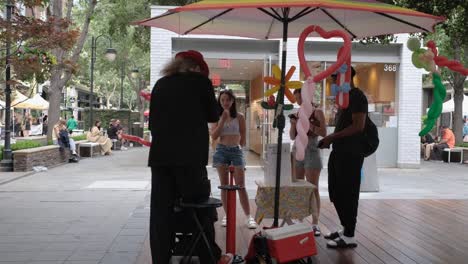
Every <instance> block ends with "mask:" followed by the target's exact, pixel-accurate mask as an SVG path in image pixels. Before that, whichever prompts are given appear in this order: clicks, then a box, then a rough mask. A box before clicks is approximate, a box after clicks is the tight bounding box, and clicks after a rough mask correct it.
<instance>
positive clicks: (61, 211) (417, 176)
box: [0, 148, 468, 264]
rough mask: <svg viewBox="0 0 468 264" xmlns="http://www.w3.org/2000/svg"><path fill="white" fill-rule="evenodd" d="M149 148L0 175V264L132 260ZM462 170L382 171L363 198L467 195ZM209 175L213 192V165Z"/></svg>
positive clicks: (141, 225)
mask: <svg viewBox="0 0 468 264" xmlns="http://www.w3.org/2000/svg"><path fill="white" fill-rule="evenodd" d="M147 151H148V150H147V148H135V149H131V150H129V151H119V152H115V153H114V155H112V156H104V157H96V158H93V159H83V160H81V162H80V163H78V164H67V165H63V166H60V167H56V168H53V169H50V170H48V171H46V172H40V173H35V174H32V175H29V176H28V175H26V176H25V175H24V174H20V173H17V174H14V176H11V175H13V174H8V175H5V176H4V174H2V175H1V176H0V212H1V214H0V264H6V263H9V264H10V263H11V264H13V263H15V264H40V263H42V264H46V263H47V264H56V263H61V264H98V263H99V264H107V263H112V264H119V263H122V264H129V263H134V261H135V260H136V258H137V255H138V253H139V252H140V251H141V248H142V245H143V242H144V241H145V239H146V235H147V230H148V217H149V208H148V205H149V194H150V189H149V187H150V171H149V169H148V168H147V167H146V166H145V165H146V159H147ZM467 168H468V166H467V165H460V164H444V163H440V162H427V163H424V164H423V165H422V169H418V170H400V169H382V170H380V171H379V175H380V183H381V191H380V192H379V193H363V194H362V197H363V198H369V199H383V198H385V199H425V198H431V199H441V198H447V199H448V198H450V199H467V198H468V194H467V192H466V190H467V186H468V174H467V173H466V171H467ZM208 172H209V177H210V179H211V180H212V186H213V188H212V189H213V195H214V196H219V190H218V189H217V188H216V186H218V185H219V181H218V177H217V174H216V170H214V169H213V168H211V167H210V168H209V169H208ZM22 176H25V177H22ZM6 178H8V180H5V179H6ZM15 178H17V179H16V180H15ZM246 178H247V190H248V192H249V195H250V198H251V199H253V198H254V195H255V192H256V185H255V181H259V180H262V179H263V170H262V169H261V167H259V166H253V167H248V169H247V171H246ZM326 178H327V177H326V171H324V172H323V175H322V177H321V181H320V191H321V193H322V195H324V196H326V197H327V196H328V194H327V181H326Z"/></svg>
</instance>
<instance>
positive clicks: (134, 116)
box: [82, 109, 139, 131]
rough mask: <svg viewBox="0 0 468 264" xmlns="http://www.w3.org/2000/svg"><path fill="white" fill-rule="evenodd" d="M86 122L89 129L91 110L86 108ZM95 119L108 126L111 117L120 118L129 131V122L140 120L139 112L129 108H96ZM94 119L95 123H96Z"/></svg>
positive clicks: (84, 115)
mask: <svg viewBox="0 0 468 264" xmlns="http://www.w3.org/2000/svg"><path fill="white" fill-rule="evenodd" d="M82 114H83V120H84V121H85V122H84V130H85V131H88V130H89V111H88V109H85V111H83V112H82ZM93 118H94V121H96V120H99V121H101V126H102V127H104V128H107V127H108V126H109V122H110V120H111V119H119V120H120V123H121V125H122V127H123V128H124V130H125V131H129V127H130V126H129V124H132V123H134V122H138V121H139V113H138V112H131V111H129V110H113V109H94V110H93ZM94 121H93V125H94Z"/></svg>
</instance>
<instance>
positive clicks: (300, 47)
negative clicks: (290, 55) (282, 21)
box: [297, 25, 351, 82]
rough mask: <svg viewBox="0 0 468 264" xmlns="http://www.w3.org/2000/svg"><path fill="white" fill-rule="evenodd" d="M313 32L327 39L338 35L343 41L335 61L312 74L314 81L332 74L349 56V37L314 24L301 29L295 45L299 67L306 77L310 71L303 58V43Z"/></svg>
mask: <svg viewBox="0 0 468 264" xmlns="http://www.w3.org/2000/svg"><path fill="white" fill-rule="evenodd" d="M313 32H317V33H318V34H319V35H320V36H321V37H322V38H325V39H329V38H333V37H340V38H342V39H343V42H344V44H343V47H344V49H343V51H342V52H341V54H339V55H340V56H338V59H337V61H336V62H335V63H334V64H333V65H331V66H330V67H329V68H328V69H326V70H325V71H323V72H321V73H319V74H317V75H316V76H314V81H315V82H320V81H321V80H323V79H325V78H327V77H328V76H330V75H331V74H333V73H334V72H335V71H336V70H338V68H340V66H341V65H343V63H345V62H346V60H347V59H348V57H350V54H351V39H350V38H349V36H348V34H346V33H345V32H343V31H340V30H332V31H325V30H323V29H322V28H321V27H319V26H315V25H314V26H308V27H306V28H305V29H304V31H302V33H301V36H300V37H299V43H298V46H297V52H298V56H299V62H300V64H301V69H302V71H303V72H304V74H305V76H306V78H307V77H309V76H311V73H310V69H309V67H308V66H307V61H306V59H305V55H304V45H305V41H306V38H307V36H309V35H310V34H311V33H313Z"/></svg>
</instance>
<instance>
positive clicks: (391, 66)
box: [384, 64, 398, 72]
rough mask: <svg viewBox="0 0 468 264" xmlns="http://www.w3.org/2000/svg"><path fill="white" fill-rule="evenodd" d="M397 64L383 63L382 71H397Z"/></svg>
mask: <svg viewBox="0 0 468 264" xmlns="http://www.w3.org/2000/svg"><path fill="white" fill-rule="evenodd" d="M397 68H398V67H397V65H396V64H385V65H384V71H388V72H396V71H397Z"/></svg>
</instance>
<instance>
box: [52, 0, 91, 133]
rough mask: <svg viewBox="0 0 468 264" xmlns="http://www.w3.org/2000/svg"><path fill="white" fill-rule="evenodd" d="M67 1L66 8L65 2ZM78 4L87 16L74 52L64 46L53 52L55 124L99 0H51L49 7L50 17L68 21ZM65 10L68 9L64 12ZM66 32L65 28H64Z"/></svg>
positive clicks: (53, 114) (53, 108)
mask: <svg viewBox="0 0 468 264" xmlns="http://www.w3.org/2000/svg"><path fill="white" fill-rule="evenodd" d="M64 3H66V7H65V8H64V6H63V4H64ZM75 3H77V4H78V8H81V9H83V10H85V12H84V13H85V18H84V21H83V24H81V25H79V26H80V28H81V33H80V36H79V38H78V41H77V43H76V45H75V47H74V49H73V51H72V52H68V51H67V50H65V49H63V48H60V47H59V48H56V49H54V50H53V51H52V54H53V55H54V56H55V57H56V59H57V64H56V65H54V66H53V67H52V69H51V78H50V86H49V123H50V124H55V123H56V122H57V121H58V120H59V116H60V101H61V93H62V89H63V88H64V87H65V85H66V84H67V82H68V81H69V80H70V79H71V77H72V74H73V73H74V72H75V67H74V66H75V65H76V63H77V61H78V59H79V57H80V53H81V50H82V49H83V46H84V44H85V42H86V37H87V35H88V30H89V24H90V22H91V19H92V16H93V13H94V10H95V8H96V4H97V0H87V1H85V0H81V1H74V0H67V1H63V0H50V5H49V6H48V7H47V14H48V17H51V18H54V19H57V20H59V19H66V20H67V21H73V7H74V4H75ZM64 10H65V11H66V12H65V13H64ZM55 26H56V28H57V30H59V29H60V28H59V24H57V23H56V24H55ZM62 32H64V30H62ZM47 139H48V140H50V139H52V129H49V131H48V133H47Z"/></svg>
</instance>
